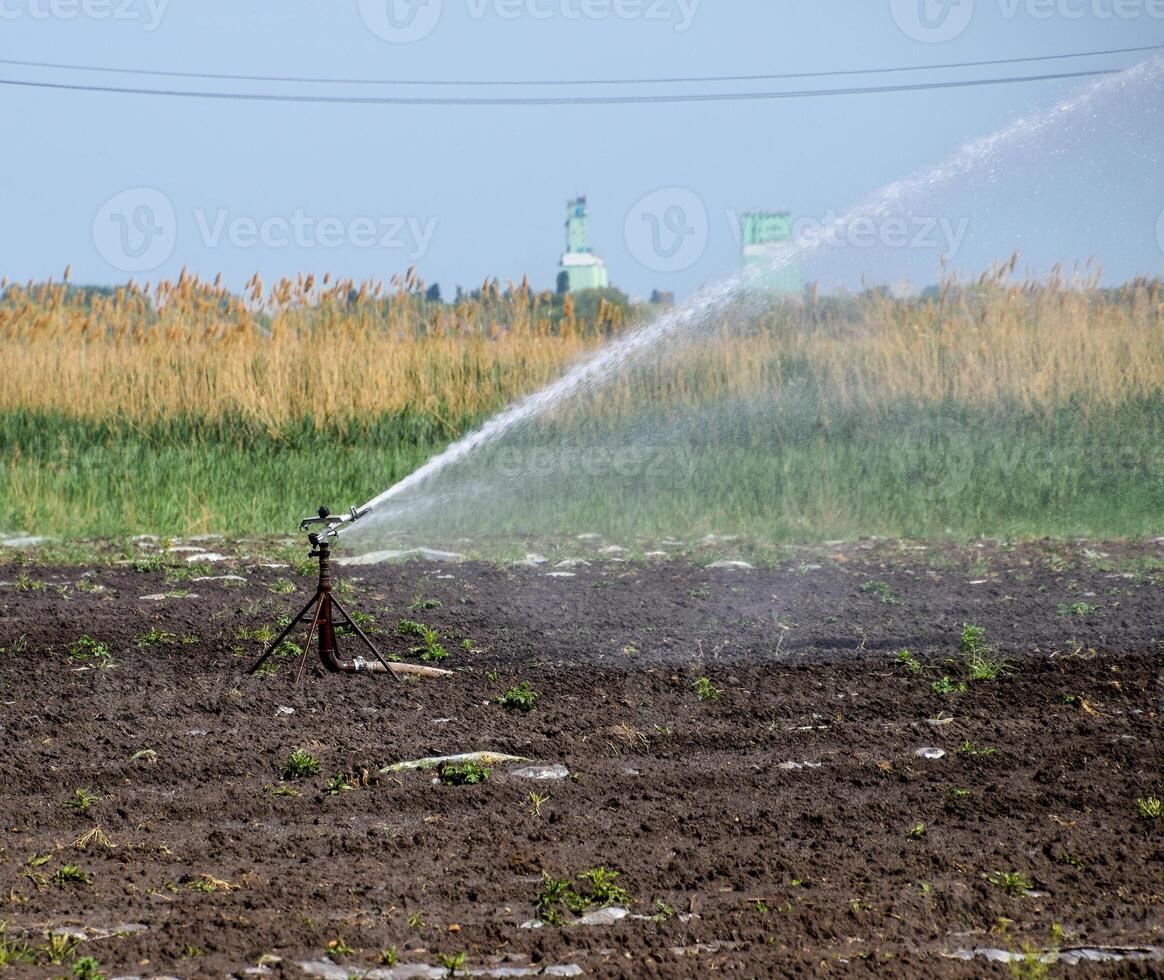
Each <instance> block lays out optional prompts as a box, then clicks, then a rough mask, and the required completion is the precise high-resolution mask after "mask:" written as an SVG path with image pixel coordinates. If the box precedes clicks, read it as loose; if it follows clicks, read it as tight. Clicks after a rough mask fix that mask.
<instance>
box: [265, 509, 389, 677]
mask: <svg viewBox="0 0 1164 980" xmlns="http://www.w3.org/2000/svg"><path fill="white" fill-rule="evenodd" d="M366 513H367V508H364V509H362V510H361V509H360V508H359V507H353V508H352V509H351V510H350V511H349V512H348V513H346V514H340V515H336V516H333V515H332V512H331V511H330V510H329V509H328V508H327V507H320V508H319V510H318V511H316V515H317V516H315V517H306V518H304V519H303V520H302V521H300V522H299V530H301V531H307V530H308V528H319V529H320V530H312V531H309V532H308V535H307V541H308V543H309V544H310V545H311V551H310V553H309V554H310V556H311V557H312V558H318V559H319V584H318V585H317V586H316V589H315V595H314V596H313V597H312V598H311V600H310V601H309V602H308V603H307V605H306V606H304V607H303V610H302V611H301V612H300V613H299V615H298V616H296V617H295V618H294V619H293V620H292V621H291V623H290V624H289V625H288V626H287V628H286V629H285V630H283V632H282V633H280V634H279V636H278V637H276V639H275V640H274V641H273V642H272V643H271V644H270V646H268V647H267V649H266V650H265V651H264V652H263V655H262V657H260V658H259V661H258V662H257V663H256V664H255V665H254V666H253V667H252V668H251V670H250V673H252V674H254V673H256V672H257V671H258V670H259V669H260V668H261V667H262V666H263V664H265V663H266V662H267V660H268V658H269V657H270V656H271V655H272V654H273V653H274V652H275V650H277V649H278V648H279V645H280V644H281V643H282V642H283V640H284V639H285V638H286V637H287V635H288V634H289V633H290V632H291V630H293V629H294V628H295V627H296V626H298V625H300V624H302V623H308V624H310V625H309V627H308V630H307V642H306V643H305V644H304V646H303V653H302V655H301V657H300V660H299V670H298V672H297V673H296V675H295V686H296V687H298V686H299V682H300V680H301V679H302V677H303V670H304V667H305V666H306V664H307V653H308V651H309V650H310V649H311V638H312V636H313V635H317V636H318V644H319V659H320V660H321V661H322V663H323V666H324V668H325V669H326V670H328V671H329V672H331V673H333V674H355V673H358V672H360V671H368V672H370V673H379V674H390V675H391V676H393V677H395V676H396V673H395V671H393V669H392V667H391V666H390V665H389V663H388V661H386V660H385V659H384V658H383V657H382V656H381V655H380V651H379V650H377V649H376V647H375V646H374V645H373V644H372V641H371V640H369V639H368V637H367V635H366V634H365V633H364V631H363V630H362V629H360V627H359V625H358V624H357V623H356V622H355V620H353V619H352V617H351V616H349V615H348V613H347V611H346V610H345V609H344V607H343V605H342V604H341V603H340V601H339V600H338V599H337V598H336V597H335V596H334V595H333V594H332V583H331V543H330V542H329V541H328V538H334V537H335V536H336V535H338V534H339V531H340V528H342V527H343V526H344V525H345V524H350V523H351V522H352V521H354V520H356V519H357V518H358V517H361V516H363V515H364V514H366ZM337 626H343V627H346V628H348V629H350V630H351V631H352V632H354V633H355V634H356V636H357V637H359V639H360V640H362V641H363V643H364V645H365V646H366V647H367V648H368V650H370V651H371V653H372V655H373V656H374V657H375V658H376V659H375V660H371V661H369V660H362V659H359V658H356V659H354V660H341V659H340V657H339V647H338V645H337V643H336V627H337Z"/></svg>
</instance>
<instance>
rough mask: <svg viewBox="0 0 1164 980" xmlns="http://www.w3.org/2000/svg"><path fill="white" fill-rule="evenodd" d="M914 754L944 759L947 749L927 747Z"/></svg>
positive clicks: (924, 757)
mask: <svg viewBox="0 0 1164 980" xmlns="http://www.w3.org/2000/svg"><path fill="white" fill-rule="evenodd" d="M914 755H916V756H919V757H920V758H922V759H942V758H945V755H946V750H945V749H936V748H932V747H927V748H923V749H918V750H917V751H916V752H914Z"/></svg>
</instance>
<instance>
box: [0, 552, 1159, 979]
mask: <svg viewBox="0 0 1164 980" xmlns="http://www.w3.org/2000/svg"><path fill="white" fill-rule="evenodd" d="M221 550H223V551H227V552H229V553H228V554H227V556H226V559H225V560H222V561H218V562H216V563H215V564H214V567H213V571H212V572H211V573H210V574H211V576H213V577H211V578H206V577H204V574H203V572H204V571H205V570H203V572H200V573H199V574H198V575H195V576H190V575H188V574H183V566H184V565H185V558H186V555H183V554H176V555H173V556H171V558H170V559H168V560H167V561H165V562H150V561H138V562H137V563H136V565H135V564H132V563H129V562H122V563H120V564H118V563H116V562H114V561H109V562H103V563H94V564H91V565H89V566H85V565H72V564H71V565H53V564H46V563H44V562H43V561H37V560H34V559H27V558H26V559H24V560H23V561H17V560H15V559H13V558H12V557H11V555H10V556H9V560H8V561H7V562H6V563H5V564H3V565H2V566H0V647H2V648H3V653H2V654H0V905H2V908H0V922H4V921H6V922H7V926H6V928H5V932H4V938H3V945H2V946H0V949H3V950H4V951H5V953H4V956H5V957H6V958H8V959H9V960H10V961H11V964H12V965H10V966H8V967H7V968H6V970H5V969H0V974H3V975H5V976H9V975H10V976H14V977H22V976H30V977H34V976H35V977H44V976H73V975H83V972H77V971H83V970H85V969H92V967H91V965H84V962H83V961H81V960H79V958H81V957H93V958H95V959H96V960H97V961H98V962H99V964H100V972H101V973H102V974H104V975H105V976H108V977H115V976H140V977H154V976H179V977H204V976H205V977H222V976H225V975H229V974H237V975H239V976H243V975H244V971H246V970H248V969H250V970H251V971H252V973H254V972H255V971H258V972H259V973H264V974H265V975H269V976H285V977H301V976H304V975H305V970H306V971H307V973H309V974H313V975H317V976H326V977H330V976H335V977H344V976H348V975H352V976H363V975H368V976H372V977H427V976H434V977H435V976H441V975H446V974H448V973H449V972H450V971H451V970H456V971H458V972H465V973H474V972H475V973H478V974H484V975H493V976H520V975H537V974H545V975H559V976H569V975H579V976H594V977H630V976H634V977H671V976H707V975H714V974H719V973H730V974H733V975H738V976H741V977H774V976H817V975H832V976H873V975H877V976H884V977H889V976H893V977H919V978H920V977H946V976H958V977H980V976H998V977H1006V976H1012V975H1018V976H1029V977H1035V976H1041V975H1045V974H1044V973H1043V972H1041V971H1043V970H1045V969H1047V967H1046V966H1045V965H1044V964H1040V963H1039V962H1037V960H1036V957H1037V955H1038V954H1039V953H1040V952H1042V951H1048V950H1058V951H1059V954H1060V959H1059V961H1058V962H1056V963H1054V964H1052V965H1050V966H1049V970H1050V975H1054V976H1058V975H1064V976H1071V977H1101V976H1102V977H1117V976H1118V977H1133V976H1134V977H1148V976H1162V975H1164V959H1162V958H1161V957H1164V950H1162V949H1161V947H1164V816H1152V811H1153V806H1152V803H1153V800H1155V801H1158V800H1159V799H1160V798H1161V797H1164V739H1162V737H1161V734H1162V733H1161V718H1160V714H1161V707H1162V701H1164V601H1162V591H1161V587H1162V585H1164V545H1162V544H1161V543H1159V542H1131V543H1102V542H1072V543H1062V542H1058V543H1056V542H1043V543H1033V544H1025V545H1017V546H1013V547H1008V546H1003V545H1000V544H996V543H986V544H980V545H970V546H965V547H956V546H953V545H941V544H930V545H908V544H900V543H896V542H866V543H862V544H859V545H847V546H837V547H823V548H817V549H804V550H801V551H796V552H792V551H789V552H784V553H782V554H781V556H780V558H779V560H778V561H775V562H773V563H772V564H771V565H769V566H765V567H755V568H739V567H737V568H732V567H720V568H712V567H706V565H701V564H700V563H699V561H698V560H696V559H693V557H692V556H687V557H684V558H662V557H653V558H645V559H640V560H633V561H617V560H611V559H610V555H609V554H606V555H604V556H603V557H602V559H600V557H599V554H598V552H599V548H598V546H597V545H594V546H587V547H586V548H583V547H581V546H579V547H577V548H575V549H574V552H573V554H572V555H568V554H567V552H565V551H563V552H562V553H560V554H554V555H552V558H551V560H550V561H547V562H544V563H527V564H519V565H508V566H506V565H494V564H487V563H480V562H458V563H447V564H434V563H431V562H428V563H426V562H412V563H408V564H404V565H378V566H369V567H346V568H339V569H337V570H336V571H337V577H338V578H339V579H340V580H341V581H343V582H345V583H346V586H345V587H344V591H343V593H342V594H343V597H344V599H345V601H346V602H347V604H348V606H349V607H350V608H352V609H358V610H361V611H363V612H364V613H367V614H369V615H370V616H371V617H372V618H373V620H374V622H369V623H367V626H368V627H369V628H370V629H371V630H372V631H373V638H374V639H375V641H376V642H377V643H378V644H379V645H380V646H381V648H382V649H383V650H385V651H386V652H392V653H394V654H396V655H398V656H401V657H403V658H405V659H408V660H417V657H418V654H417V653H415V652H412V651H413V648H416V647H418V646H421V645H423V643H422V642H421V641H420V640H419V639H418V637H417V636H415V635H414V636H401V635H398V634H399V630H398V621H399V620H401V619H407V620H412V621H414V622H416V623H419V624H421V625H423V626H426V627H429V628H431V629H432V630H435V633H436V639H435V640H434V639H433V638H432V636H431V635H430V638H429V640H430V644H429V650H430V654H431V653H432V644H433V643H436V644H439V647H440V649H441V650H443V651H444V652H447V654H448V656H447V658H446V659H444V660H443V661H441V662H440V666H442V667H446V668H449V669H451V670H453V671H454V673H453V675H452V676H450V677H447V678H443V679H439V680H420V681H406V680H398V679H392V678H388V677H383V676H381V677H374V676H368V675H357V676H342V675H340V676H333V675H325V674H322V672H321V671H319V669H318V660H317V659H315V658H314V657H313V658H312V660H311V661H309V669H308V674H307V676H306V677H305V679H304V684H303V686H302V687H301V688H300V689H298V690H296V689H294V688H293V686H292V683H291V681H292V675H293V664H294V658H293V657H291V656H283V657H280V658H278V659H277V660H276V661H275V663H276V664H277V667H278V669H277V670H276V671H275V672H274V673H271V674H265V675H260V676H254V677H249V676H245V669H246V667H247V666H249V664H250V663H251V662H252V661H253V660H254V659H255V657H256V656H257V655H258V653H259V652H260V650H261V648H262V644H263V640H264V638H266V637H269V636H270V633H271V632H272V631H274V632H277V630H278V626H277V623H278V617H279V616H280V615H281V614H284V613H294V612H295V611H297V610H298V608H299V607H300V606H302V604H303V602H304V601H305V600H306V597H307V595H308V594H309V593H310V590H311V589H312V588H313V587H314V579H313V578H312V577H311V575H310V574H309V573H306V574H305V573H304V572H303V570H297V569H290V568H272V567H266V566H267V565H269V564H270V563H269V562H266V561H260V560H258V559H256V558H246V557H243V556H242V550H237V549H230V548H227V547H225V546H223V547H222V549H221ZM243 550H245V549H243ZM143 553H144V552H143ZM191 557H192V558H193V559H195V564H197V558H198V556H197V555H196V554H194V555H192V556H191ZM563 557H574V558H581V559H589V563H588V564H587V563H576V562H567V563H566V564H565V565H562V566H559V565H557V564H556V563H557V562H558V561H559V560H560V559H562V558H563ZM696 558H697V556H696ZM218 576H239V578H237V579H234V578H231V579H223V578H219V577H218ZM199 579H201V580H199ZM143 597H147V598H143ZM967 624H969V625H971V626H978V627H982V628H983V629H984V630H985V631H986V633H985V636H984V637H981V636H978V635H977V634H974V633H973V632H971V633H970V634H968V635H967V636H966V637H965V638H964V635H963V634H964V631H965V627H966V625H967ZM964 639H965V640H967V641H968V643H964V642H963V641H964ZM345 642H346V643H347V644H348V646H347V649H348V650H351V652H355V650H354V648H353V647H351V645H350V640H348V641H345ZM967 645H968V646H969V647H970V648H971V649H970V650H967V649H965V648H964V647H966V646H967ZM974 648H976V649H977V651H978V657H977V658H975V657H974V656H972V653H973V649H974ZM903 650H908V651H909V652H908V654H902V653H901V651H903ZM436 655H437V656H439V652H438V653H437V654H436ZM1000 661H1005V663H1000ZM990 674H994V675H996V676H993V677H990V676H986V675H990ZM523 682H524V683H528V685H529V689H530V690H531V691H532V692H533V693H534V694H535V695H536V706H535V707H534V709H533V710H530V711H525V710H521V706H520V705H516V704H514V705H511V706H509V707H506V706H505V705H503V704H502V703H499V701H500V700H502V699H503V696H504V695H505V694H506V692H512V691H513V689H515V688H519V685H521V684H522V683H523ZM518 693H519V695H520V693H521V689H520V688H519V690H518ZM515 700H520V697H518V698H516V699H515ZM296 750H303V751H304V752H306V753H308V754H309V755H310V756H312V757H313V758H314V759H315V760H316V761H317V762H318V763H319V771H318V772H316V773H308V774H306V775H303V776H301V777H300V778H283V776H284V770H285V767H286V765H287V763H288V760H289V758H290V757H291V755H292V753H293V752H295V751H296ZM925 750H929V751H925ZM476 751H489V752H496V753H506V754H510V755H514V756H520V757H522V758H523V759H526V760H529V762H509V763H493V764H491V765H489V766H488V767H487V768H488V769H489V770H490V771H489V775H488V778H486V779H485V780H484V781H483V782H480V783H477V784H470V785H451V784H449V783H448V782H444V781H442V774H441V773H440V771H438V770H405V771H397V772H381V769H382V768H384V767H386V766H388V765H390V764H392V763H396V762H400V761H407V760H415V759H419V758H421V757H426V756H435V755H445V754H450V753H464V752H476ZM531 765H536V766H557V767H564V768H565V770H567V771H568V775H566V774H565V773H563V772H562V769H561V768H558V769H557V770H556V771H555V772H554V775H558V776H560V778H553V779H535V778H531V774H530V771H529V766H531ZM308 768H310V767H308ZM535 774H537V775H545V774H544V773H535ZM465 775H466V773H465V772H464V771H461V772H460V777H461V778H464V776H465ZM470 775H471V774H470ZM443 777H444V778H445V779H448V780H450V781H451V780H454V779H456V778H458V772H457V771H450V770H448V769H446V770H444V771H443ZM78 791H81V792H78ZM1156 806H1157V808H1158V806H1159V803H1158V802H1157V803H1156ZM1156 812H1157V813H1158V809H1157V811H1156ZM95 828H99V831H98V832H97V833H93V831H94V829H95ZM86 835H88V839H87V840H86ZM596 869H606V870H607V871H617V872H618V877H617V878H615V879H612V878H611V877H610V876H609V875H606V874H603V873H602V872H601V871H600V870H599V871H597V873H596ZM587 872H589V875H587ZM547 876H548V877H547ZM579 876H582V877H579ZM620 889H621V890H622V891H621V892H620ZM539 898H540V899H541V900H542V902H541V905H540V906H539ZM632 900H633V901H632ZM545 919H550V920H556V921H550V922H543V921H542V920H545ZM54 930H58V931H59V930H66V932H65V933H64V934H63V938H59V939H57V940H56V941H55V942H54V941H51V940H50V938H49V936H50V934H51V933H52V932H53V931H54ZM68 936H74V937H75V938H76V939H77V940H80V941H79V942H74V941H73V940H72V939H69V938H68ZM81 937H84V938H83V939H82V938H81ZM1118 950H1122V951H1123V952H1122V954H1121V953H1119V952H1118ZM989 951H993V952H989ZM1024 953H1025V954H1026V955H1025V959H1020V960H1018V961H1016V962H1011V963H1008V962H1003V961H1002V960H1003V958H1004V956H1005V957H1012V956H1015V955H1017V956H1019V957H1023V955H1024ZM461 954H464V955H463V957H462V956H461ZM1108 957H1110V958H1108ZM53 959H56V960H58V961H59V962H58V963H53V962H51V961H52V960H53ZM79 962H81V963H82V964H83V965H82V966H81V967H78V966H77V964H78V963H79ZM89 975H92V974H89Z"/></svg>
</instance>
